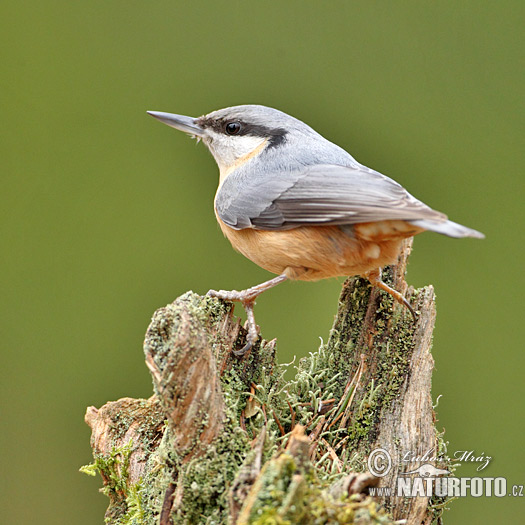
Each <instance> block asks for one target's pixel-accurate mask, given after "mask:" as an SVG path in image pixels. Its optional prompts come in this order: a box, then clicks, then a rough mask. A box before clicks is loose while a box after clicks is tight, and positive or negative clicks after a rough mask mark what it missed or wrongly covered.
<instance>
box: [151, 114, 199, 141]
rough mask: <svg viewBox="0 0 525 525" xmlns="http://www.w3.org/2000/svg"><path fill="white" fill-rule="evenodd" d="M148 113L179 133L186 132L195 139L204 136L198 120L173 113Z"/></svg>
mask: <svg viewBox="0 0 525 525" xmlns="http://www.w3.org/2000/svg"><path fill="white" fill-rule="evenodd" d="M147 113H148V115H151V116H152V117H154V118H156V119H157V120H160V121H161V122H164V124H167V125H168V126H171V127H172V128H175V129H178V130H179V131H184V133H188V134H190V135H193V136H195V137H203V136H204V130H203V129H202V128H201V127H200V126H199V125H198V124H197V119H195V118H193V117H185V116H184V115H174V114H173V113H163V112H162V111H148V112H147Z"/></svg>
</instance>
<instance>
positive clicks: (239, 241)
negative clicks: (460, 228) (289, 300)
mask: <svg viewBox="0 0 525 525" xmlns="http://www.w3.org/2000/svg"><path fill="white" fill-rule="evenodd" d="M216 216H217V221H218V222H219V225H220V227H221V230H222V232H223V233H224V235H225V236H226V237H227V238H228V240H229V241H230V242H231V244H232V246H233V247H234V248H235V249H236V250H237V251H238V252H240V253H242V254H243V255H244V256H245V257H247V258H248V259H250V260H251V261H253V262H254V263H255V264H257V265H258V266H260V267H261V268H264V269H265V270H268V271H269V272H272V273H275V274H278V275H280V274H282V273H287V275H288V276H289V277H290V278H291V279H298V280H306V281H314V280H318V279H326V278H329V277H339V276H348V275H361V274H364V273H366V272H368V271H370V270H373V269H377V268H380V267H383V266H386V265H387V264H392V263H393V262H395V261H396V259H397V256H398V254H399V250H400V248H401V242H402V241H403V239H404V238H406V237H409V236H411V235H414V233H417V232H413V230H414V227H412V229H411V230H410V229H409V228H408V227H406V228H405V227H402V225H401V224H394V225H392V226H391V227H390V228H388V225H377V226H376V227H375V228H373V227H368V228H367V227H364V226H363V227H361V228H360V225H355V227H353V226H344V227H339V226H300V227H298V228H293V229H290V230H281V231H267V230H255V229H253V228H245V229H242V230H235V229H233V228H230V227H229V226H228V225H227V224H225V223H224V222H223V221H222V220H221V219H220V217H219V216H218V214H217V212H216ZM382 222H394V223H398V222H404V221H382ZM381 229H382V230H383V234H382V235H381V234H380V233H379V232H380V231H381ZM403 230H405V231H403ZM363 235H364V236H363ZM366 236H368V238H366Z"/></svg>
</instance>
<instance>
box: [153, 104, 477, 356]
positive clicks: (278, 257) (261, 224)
mask: <svg viewBox="0 0 525 525" xmlns="http://www.w3.org/2000/svg"><path fill="white" fill-rule="evenodd" d="M147 113H148V114H149V115H151V116H152V117H154V118H156V119H157V120H159V121H161V122H163V123H164V124H167V125H168V126H171V127H172V128H175V129H177V130H179V131H183V132H185V133H187V134H188V135H190V136H191V137H193V138H196V139H197V141H202V142H203V143H204V144H205V145H206V146H207V148H208V149H209V151H210V152H211V154H212V156H213V158H214V159H215V161H216V163H217V165H218V168H219V185H218V188H217V192H216V194H215V199H214V208H215V216H216V218H217V221H218V223H219V226H220V228H221V230H222V232H223V234H224V235H225V237H226V238H227V239H228V240H229V241H230V243H231V244H232V246H233V248H234V249H235V250H237V251H238V252H240V253H241V254H243V255H244V256H245V257H247V258H248V259H250V260H251V261H253V262H254V263H255V264H257V265H258V266H260V267H262V268H264V269H265V270H267V271H269V272H271V273H273V274H276V275H277V277H274V278H273V279H270V280H268V281H265V282H263V283H261V284H258V285H256V286H253V287H251V288H248V289H245V290H241V291H237V290H231V291H227V290H218V291H217V290H210V291H209V292H208V295H210V296H212V297H217V298H219V299H222V300H225V301H239V302H241V303H242V305H243V306H244V308H245V311H246V316H247V336H246V344H245V345H244V346H243V348H241V349H240V350H236V351H235V353H236V354H237V355H239V356H241V355H243V354H244V353H245V352H246V351H247V350H249V349H250V348H251V347H252V346H253V345H254V343H255V342H256V341H257V338H258V327H257V324H256V322H255V315H254V305H255V300H256V299H257V297H258V296H259V295H260V294H261V293H263V292H264V291H266V290H269V289H270V288H273V287H274V286H276V285H278V284H280V283H282V282H284V281H286V280H302V281H316V280H319V279H326V278H331V277H340V276H356V275H360V276H363V277H365V278H367V279H368V280H369V282H370V283H371V285H372V286H377V287H378V288H380V289H382V290H384V291H385V292H387V293H389V294H390V295H391V296H392V297H393V298H394V299H395V300H396V301H398V302H399V303H401V304H404V305H405V306H406V307H407V308H408V309H409V310H410V312H411V314H412V316H413V317H414V319H416V314H415V312H414V309H413V308H412V306H411V305H410V303H409V302H408V301H407V299H406V298H405V297H404V296H403V295H402V294H401V293H400V292H398V291H397V290H394V289H393V288H391V287H390V286H388V285H387V284H385V283H384V282H383V281H382V280H381V269H382V268H383V267H384V266H387V265H389V264H392V263H394V262H395V261H396V260H397V258H398V255H399V252H400V250H401V245H402V242H403V240H404V239H406V238H407V237H412V236H414V235H417V234H419V233H421V232H424V231H431V232H436V233H440V234H443V235H447V236H449V237H456V238H461V237H474V238H483V237H484V235H483V234H482V233H480V232H478V231H476V230H473V229H471V228H467V227H466V226H462V225H461V224H458V223H455V222H452V221H450V220H448V218H447V216H446V215H445V214H444V213H441V212H439V211H435V210H433V209H432V208H430V207H429V206H427V205H426V204H424V203H423V202H421V201H420V200H418V199H416V198H415V197H413V196H412V195H411V194H410V193H409V192H408V191H407V190H406V189H405V188H403V186H401V185H400V184H398V183H397V182H396V181H394V180H393V179H391V178H389V177H387V176H386V175H383V174H382V173H379V172H378V171H375V170H373V169H370V168H368V167H366V166H364V165H363V164H360V163H359V162H358V161H357V160H356V159H355V158H354V157H353V156H352V155H350V153H348V152H347V151H345V150H344V149H343V148H341V147H340V146H338V145H336V144H334V143H333V142H331V141H329V140H328V139H326V138H324V137H323V136H322V135H320V134H319V133H317V132H316V131H315V130H314V129H313V128H311V127H310V126H309V125H307V124H306V123H304V122H302V121H301V120H298V119H296V118H294V117H292V116H291V115H288V114H286V113H284V112H282V111H280V110H277V109H274V108H271V107H267V106H262V105H256V104H248V105H240V106H232V107H227V108H224V109H219V110H217V111H213V112H211V113H208V114H206V115H203V116H200V117H196V118H194V117H189V116H184V115H177V114H173V113H165V112H160V111H148V112H147Z"/></svg>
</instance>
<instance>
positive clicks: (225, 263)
mask: <svg viewBox="0 0 525 525" xmlns="http://www.w3.org/2000/svg"><path fill="white" fill-rule="evenodd" d="M0 9H1V11H0V20H1V22H0V23H1V25H2V27H1V31H0V39H1V44H2V45H1V48H0V49H1V55H2V56H1V64H2V76H1V82H2V90H1V92H2V96H1V98H0V104H1V107H0V109H1V120H2V140H1V141H0V148H1V152H0V154H1V159H2V162H1V165H2V169H1V193H0V197H1V199H2V203H1V207H0V235H1V242H2V250H1V255H0V264H1V269H0V279H1V283H0V284H1V290H0V294H1V298H2V300H1V311H0V319H1V341H2V354H1V356H2V357H1V359H2V361H1V365H2V368H1V373H2V379H1V396H2V397H1V421H0V424H1V425H2V428H1V429H0V430H1V432H0V438H1V440H2V442H1V452H2V460H1V461H2V463H1V466H2V470H1V472H2V475H1V483H2V485H1V487H0V498H1V499H2V502H1V505H0V512H1V518H0V520H1V521H2V523H17V524H19V523H21V524H25V523H40V524H57V523H60V524H62V523H67V524H69V523H75V524H92V523H101V522H102V517H103V513H104V509H105V506H106V499H105V498H104V496H102V495H101V494H98V493H97V489H98V487H99V486H100V483H101V482H100V479H94V478H89V477H87V476H85V475H82V474H80V473H79V472H78V468H79V467H80V466H81V465H82V464H85V463H88V462H89V461H90V459H91V455H90V447H89V436H90V432H89V429H88V427H87V426H86V425H85V424H84V422H83V416H84V412H85V409H86V407H87V406H88V405H95V406H97V407H98V406H100V405H102V404H103V403H104V402H106V401H108V400H115V399H118V398H119V397H123V396H132V397H148V396H149V395H150V394H151V383H150V377H149V374H148V371H147V369H146V367H145V366H144V363H143V354H142V340H143V336H144V332H145V329H146V327H147V325H148V322H149V319H150V316H151V314H152V313H153V311H154V310H155V309H156V308H158V307H161V306H164V305H165V304H166V303H168V302H171V301H172V300H174V299H175V298H176V297H177V296H178V295H180V294H182V293H183V292H185V291H186V290H188V289H192V290H194V291H197V292H201V293H204V292H206V291H207V290H208V289H209V288H223V289H229V288H237V289H240V288H244V287H248V286H250V285H253V284H256V283H258V282H260V281H263V280H265V279H267V278H269V277H270V274H268V273H266V272H265V271H263V270H261V269H259V268H257V267H256V266H255V265H254V264H252V263H251V262H250V261H248V260H246V259H244V258H243V257H242V256H240V255H238V254H236V253H235V252H234V251H233V250H232V249H231V247H230V246H229V243H228V242H227V241H226V240H225V239H224V238H223V237H222V234H221V233H220V230H219V228H218V226H217V224H216V222H215V218H214V215H213V209H212V201H213V196H214V192H215V189H216V184H217V180H218V175H217V169H216V166H215V164H214V162H213V160H212V158H211V156H210V155H209V154H208V153H207V152H206V151H205V148H204V147H203V146H202V145H199V146H195V143H194V142H192V141H190V140H189V139H188V138H187V137H186V136H185V135H183V134H182V133H179V132H176V131H175V130H172V129H169V128H168V127H166V126H163V125H161V124H160V123H158V122H156V121H154V120H153V119H152V118H150V117H148V116H147V115H146V110H160V111H168V112H174V113H182V114H188V115H192V116H198V115H200V114H203V113H207V112H209V111H211V110H214V109H218V108H221V107H226V106H230V105H236V104H246V103H259V104H265V105H269V106H274V107H277V108H279V109H282V110H284V111H286V112H287V113H290V114H292V115H294V116H296V117H298V118H300V119H302V120H304V121H306V122H307V123H309V124H310V125H312V126H313V127H314V128H315V129H316V130H317V131H319V132H320V133H322V134H323V135H325V136H326V137H327V138H329V139H331V140H333V141H335V142H336V143H338V144H339V145H341V146H342V147H344V148H346V149H348V150H349V151H350V152H351V153H352V154H353V155H354V156H355V157H356V158H357V159H358V160H359V161H361V162H362V163H364V164H366V165H369V166H371V167H374V168H375V169H378V170H380V171H382V172H384V173H386V174H387V175H389V176H391V177H393V178H395V179H396V180H398V181H399V182H400V183H402V184H403V185H404V186H405V187H407V188H408V189H409V191H411V192H412V193H413V194H415V195H416V196H417V197H419V198H420V199H422V200H423V201H425V202H426V203H428V204H429V205H431V206H432V207H434V208H436V209H438V210H442V211H444V212H446V213H447V214H448V215H449V216H450V217H451V218H452V219H454V220H456V221H458V222H461V223H464V224H466V225H468V226H471V227H474V228H477V229H479V230H481V231H483V232H484V233H485V234H486V235H487V238H486V240H484V241H477V240H471V239H468V240H461V241H458V240H453V239H448V238H445V237H442V236H439V235H435V234H430V233H428V234H424V235H422V236H419V237H418V238H417V239H416V240H415V247H414V253H413V255H412V258H411V261H410V267H409V272H408V280H409V282H410V283H411V284H414V285H416V286H422V285H425V284H427V283H432V284H434V286H435V288H436V292H437V298H438V319H437V325H436V330H435V334H434V349H433V354H434V358H435V361H436V370H435V375H434V384H433V397H434V399H435V398H437V396H438V395H439V394H443V397H442V398H441V400H440V404H439V409H438V417H439V423H438V424H439V425H440V427H442V428H446V438H447V439H448V440H449V441H450V447H449V449H450V451H452V452H453V451H455V450H474V451H475V452H476V453H477V454H481V453H482V452H483V453H485V454H486V455H490V456H492V457H493V460H492V463H491V464H490V466H489V467H488V468H487V469H486V470H485V471H483V472H482V475H484V476H490V477H494V476H504V477H506V478H507V479H508V482H509V486H510V485H511V484H515V483H521V484H523V483H524V481H525V479H524V474H523V466H524V465H525V457H524V452H523V434H524V431H525V428H524V421H525V418H524V411H523V407H524V403H523V400H524V388H523V365H524V362H525V361H524V353H523V345H522V344H521V340H522V334H521V332H522V330H521V329H522V325H523V308H522V296H523V289H524V282H523V271H522V266H523V255H524V254H523V241H522V238H523V231H522V230H521V228H522V227H523V196H524V192H523V189H524V188H523V179H524V167H525V166H524V155H523V149H524V144H523V139H524V136H525V134H524V122H525V120H524V118H523V117H524V112H523V110H524V102H523V101H524V88H525V82H524V80H525V79H524V71H525V68H524V61H523V57H524V55H523V49H524V43H525V42H524V38H523V27H524V22H525V17H524V14H525V9H524V4H523V2H522V1H520V0H516V1H500V2H479V1H460V0H454V1H440V2H435V1H433V2H431V1H421V0H418V1H398V2H387V1H383V2H380V1H366V2H365V1H362V2H313V1H288V2H280V3H278V2H222V1H215V2H211V1H209V2H173V1H172V2H167V1H157V2H138V1H129V0H128V1H109V2H108V1H104V2H102V1H93V0H91V1H89V2H65V1H56V2H51V1H43V2H35V1H33V2H24V1H21V0H17V1H16V2H15V1H7V2H3V3H2V7H1V8H0ZM339 289H340V281H337V280H333V281H326V282H320V283H286V284H284V285H282V286H280V287H278V288H277V289H275V290H273V291H271V292H268V293H267V294H265V295H264V296H263V297H261V299H260V300H259V302H258V305H257V309H256V317H257V321H258V323H259V324H261V325H262V330H263V334H264V335H265V336H266V337H267V338H271V337H275V336H276V337H278V340H279V347H278V352H279V358H280V360H281V361H287V360H290V359H291V356H292V355H293V354H296V355H298V356H303V355H305V354H306V353H307V352H309V351H312V350H314V349H316V348H317V346H318V343H319V340H318V338H319V337H323V338H325V339H326V337H327V334H328V331H329V329H330V326H331V323H332V320H333V315H334V313H335V309H336V304H337V298H338V293H339ZM473 473H475V470H474V469H472V468H470V469H469V468H468V467H466V466H464V467H461V469H460V470H459V471H458V474H459V475H463V476H468V475H473ZM451 506H452V510H451V511H450V512H449V513H447V515H446V523H448V524H465V523H481V522H484V523H489V522H498V523H511V522H518V521H519V520H520V517H521V516H522V512H520V511H521V510H522V509H523V499H521V500H520V499H517V498H514V499H513V498H509V497H506V498H501V499H498V498H486V497H482V498H477V499H476V498H469V499H462V500H461V501H455V502H453V503H452V505H451Z"/></svg>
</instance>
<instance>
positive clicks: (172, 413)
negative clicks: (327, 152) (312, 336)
mask: <svg viewBox="0 0 525 525" xmlns="http://www.w3.org/2000/svg"><path fill="white" fill-rule="evenodd" d="M410 245H411V243H410V242H408V241H407V243H406V246H405V248H404V251H403V253H402V255H401V258H400V261H399V263H398V264H397V265H396V266H394V267H392V268H389V269H387V271H386V272H385V273H384V278H385V280H386V281H387V282H388V283H390V284H391V285H393V286H394V287H395V288H396V289H397V290H400V291H402V292H406V296H407V298H409V300H410V301H411V303H412V305H413V307H414V308H415V309H416V310H418V311H419V314H418V318H417V322H415V323H414V322H413V320H412V318H411V316H410V313H409V312H408V311H407V310H406V309H405V308H404V307H402V306H401V305H398V304H397V303H395V304H393V303H392V299H391V298H390V297H389V296H387V295H386V294H385V293H384V292H381V291H378V290H377V289H371V287H370V286H369V284H368V283H367V281H365V280H363V279H360V278H353V279H349V280H347V281H346V282H345V284H344V286H343V291H342V294H341V297H340V302H339V308H338V312H337V317H336V320H335V323H334V326H333V328H332V331H331V333H330V337H329V339H328V342H327V343H326V344H323V345H322V346H321V347H320V348H319V349H318V350H317V351H316V352H312V353H311V354H310V356H309V357H307V358H303V359H302V360H301V361H300V363H299V365H298V367H297V373H296V376H295V378H294V379H293V380H291V381H289V382H285V381H284V379H283V374H284V371H285V368H286V367H285V366H284V365H278V364H276V363H275V346H276V342H275V340H273V341H270V342H267V341H264V340H262V339H261V340H259V341H258V343H257V344H256V345H254V347H253V348H252V349H251V351H249V352H247V353H246V354H245V355H244V356H243V357H242V358H239V357H236V356H235V355H234V354H233V353H232V350H234V349H239V348H242V346H243V345H244V344H245V338H246V331H245V329H244V328H243V327H241V326H240V324H239V321H238V320H237V319H236V318H235V317H233V305H231V304H229V303H223V302H221V301H218V300H216V299H210V298H207V297H201V296H198V295H196V294H193V293H191V292H188V293H186V294H184V295H183V296H181V297H179V298H178V299H177V300H176V301H175V302H174V303H172V304H170V305H168V306H166V307H165V308H161V309H159V310H158V311H157V312H155V315H154V317H153V319H152V322H151V324H150V326H149V328H148V331H147V333H146V338H145V343H144V350H145V355H146V363H147V366H148V368H149V369H150V372H151V374H152V377H153V385H154V392H155V395H154V396H153V397H152V398H151V399H150V400H147V401H144V400H130V399H124V400H120V401H117V402H114V403H108V404H107V405H105V406H104V407H103V408H101V409H100V410H98V411H97V410H96V409H94V408H93V407H92V408H90V409H88V413H87V414H86V421H87V422H88V424H89V425H90V426H91V428H92V446H93V450H94V455H95V463H94V464H93V465H92V466H90V467H86V468H85V469H84V470H87V471H89V472H93V471H95V470H98V471H100V473H101V474H102V478H103V482H104V487H105V488H104V491H105V492H106V493H107V494H108V495H109V496H110V507H109V508H108V512H107V514H106V519H107V521H108V522H109V523H161V524H168V523H176V524H178V523H188V524H193V523H236V524H248V523H261V524H262V523H304V524H308V523H314V520H316V521H315V523H377V522H380V523H393V522H394V520H407V523H414V524H415V523H418V524H419V523H431V521H432V520H433V519H435V518H436V515H437V512H438V511H437V510H434V508H433V506H432V502H431V501H430V500H429V499H428V498H426V497H418V498H411V499H403V498H399V497H396V496H394V497H389V498H386V497H385V498H383V499H376V498H372V497H370V496H369V495H368V492H369V489H370V488H371V487H376V486H378V485H379V486H380V487H394V484H395V478H396V477H397V474H398V472H399V471H401V472H406V471H408V470H409V469H410V468H414V464H410V463H407V462H403V461H401V460H402V458H403V456H404V455H405V454H406V453H407V452H412V453H414V454H416V455H417V454H419V455H421V454H423V453H424V452H426V451H428V450H432V449H434V450H435V451H436V455H438V454H437V453H438V452H440V450H439V447H440V442H439V439H438V434H437V432H436V429H435V427H434V412H433V408H432V400H431V396H430V386H431V374H432V368H433V360H432V356H431V354H430V344H431V337H432V329H433V326H434V319H435V308H434V294H433V289H432V287H430V286H429V287H426V288H424V289H422V290H418V291H414V290H412V289H411V288H409V289H408V290H407V286H406V283H405V281H404V273H405V269H406V262H407V258H408V254H409V252H410ZM123 422H125V424H124V425H123ZM164 422H165V423H164ZM376 448H383V449H385V450H387V451H388V452H389V453H390V455H391V457H392V465H393V468H392V469H391V471H390V472H389V473H388V474H387V475H386V476H384V477H381V478H377V477H375V476H373V475H371V474H370V473H368V472H366V470H367V468H366V466H367V458H368V457H369V455H370V453H371V452H372V451H373V450H374V449H376ZM416 466H419V465H416ZM436 466H443V465H436ZM387 513H388V514H387ZM272 520H273V521H272Z"/></svg>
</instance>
